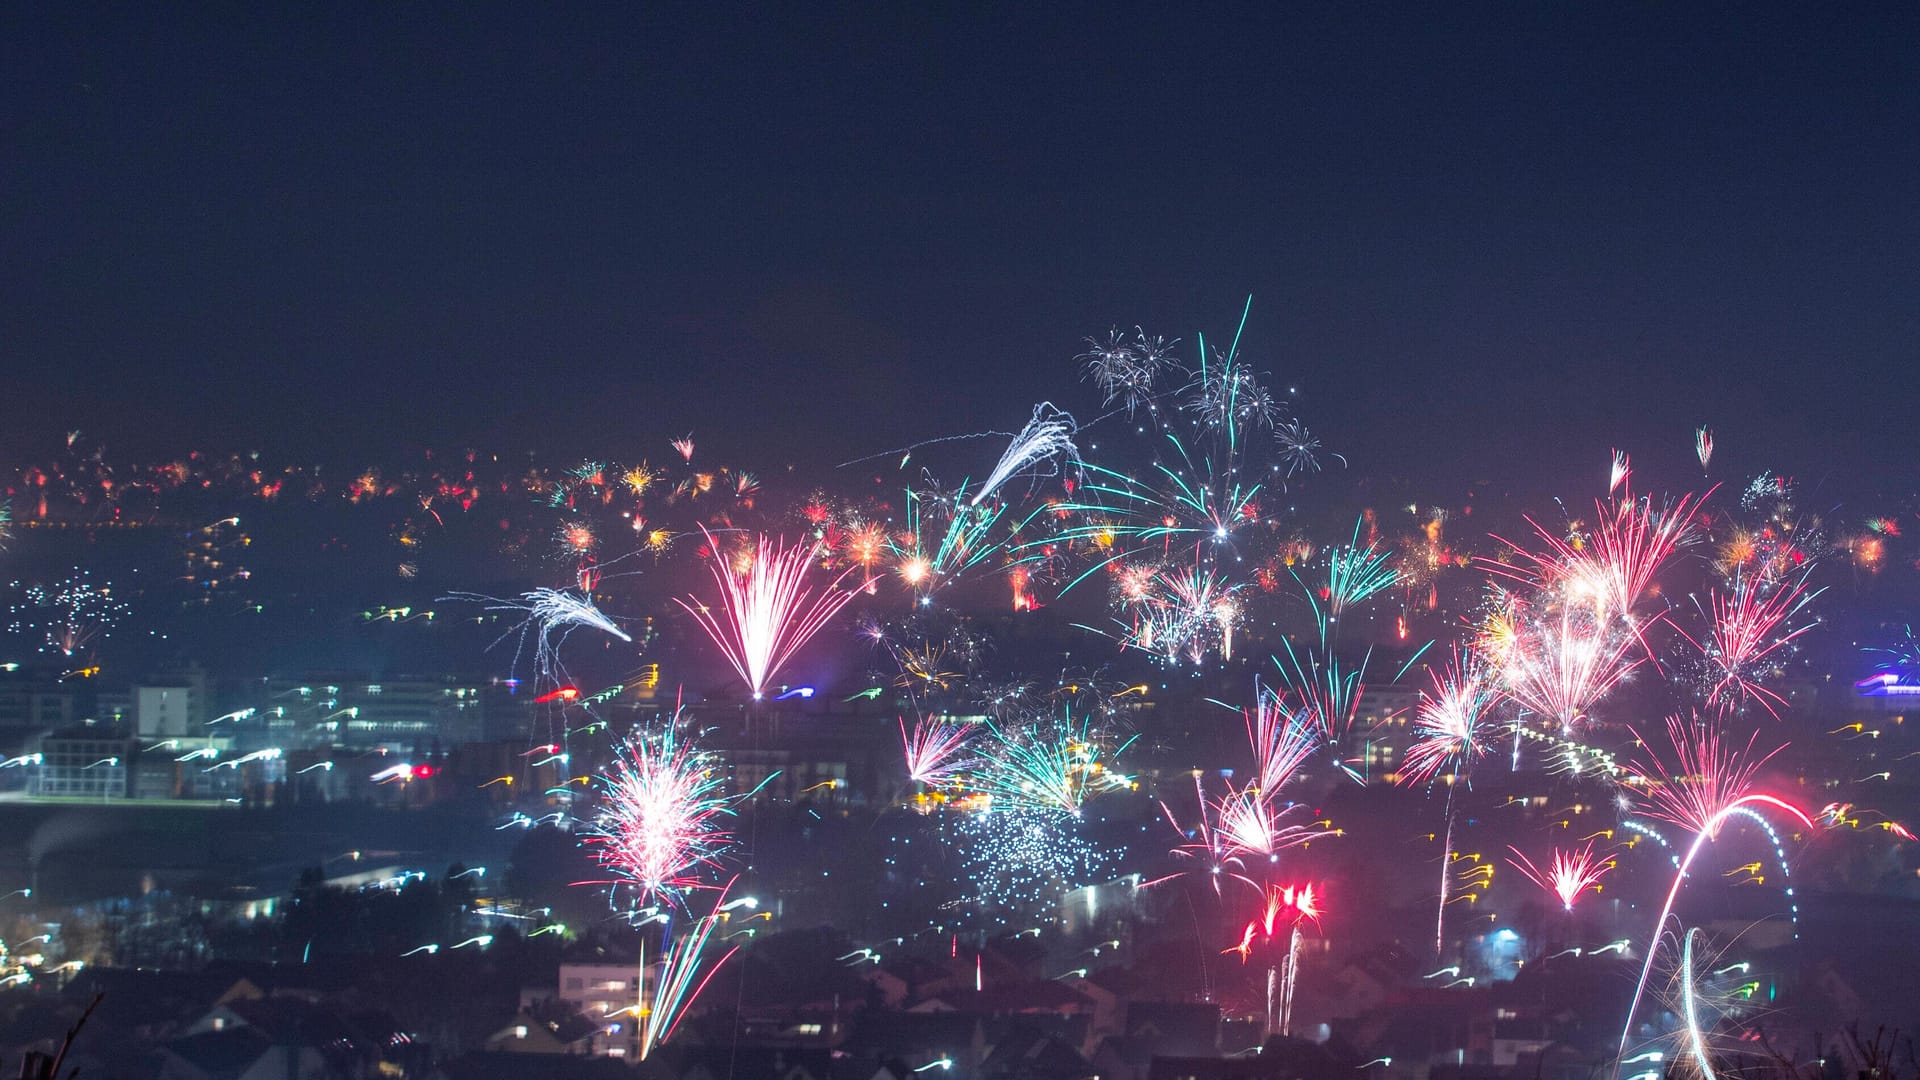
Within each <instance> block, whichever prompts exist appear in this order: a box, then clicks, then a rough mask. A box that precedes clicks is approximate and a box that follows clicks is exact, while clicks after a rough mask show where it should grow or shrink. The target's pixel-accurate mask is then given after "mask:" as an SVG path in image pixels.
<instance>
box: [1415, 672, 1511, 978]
mask: <svg viewBox="0 0 1920 1080" xmlns="http://www.w3.org/2000/svg"><path fill="white" fill-rule="evenodd" d="M1499 700H1500V692H1499V691H1498V690H1496V689H1494V688H1493V687H1492V686H1491V685H1489V683H1488V679H1487V674H1486V671H1485V669H1484V668H1483V667H1482V666H1481V665H1480V663H1479V662H1478V661H1477V660H1476V659H1474V658H1472V656H1471V654H1470V655H1469V658H1467V659H1465V660H1463V659H1462V658H1461V655H1460V652H1459V650H1457V649H1456V650H1455V651H1454V654H1453V659H1452V661H1451V662H1450V663H1448V664H1447V665H1446V666H1445V667H1443V668H1441V669H1440V670H1438V671H1435V672H1434V673H1433V694H1432V695H1431V696H1427V695H1422V697H1421V701H1420V706H1419V709H1418V711H1417V712H1416V714H1415V726H1414V738H1415V739H1416V740H1417V741H1416V742H1415V743H1414V744H1413V746H1412V747H1410V748H1409V749H1408V750H1407V754H1406V758H1405V763H1404V764H1403V765H1402V766H1401V769H1400V777H1401V783H1403V784H1419V783H1425V784H1431V783H1433V781H1434V779H1435V778H1436V777H1438V776H1439V774H1440V771H1441V770H1442V769H1447V768H1451V769H1452V770H1453V772H1454V773H1455V774H1456V775H1461V776H1464V775H1466V773H1467V771H1468V770H1469V769H1470V768H1471V767H1472V765H1473V762H1474V761H1475V759H1477V758H1479V757H1480V756H1481V755H1483V754H1485V753H1486V751H1487V746H1486V735H1487V731H1486V725H1485V721H1486V719H1487V716H1488V714H1489V713H1490V712H1491V711H1492V709H1493V707H1494V705H1495V704H1497V703H1498V702H1499ZM1453 793H1454V785H1452V784H1449V785H1447V808H1446V832H1445V838H1444V839H1443V840H1442V841H1441V845H1440V898H1439V899H1440V902H1439V905H1438V907H1437V908H1436V910H1435V913H1434V917H1433V951H1434V955H1436V956H1438V955H1440V953H1441V952H1443V951H1444V950H1445V947H1446V930H1447V904H1448V903H1449V902H1450V896H1449V894H1450V893H1451V892H1452V889H1453V826H1454V816H1453Z"/></svg>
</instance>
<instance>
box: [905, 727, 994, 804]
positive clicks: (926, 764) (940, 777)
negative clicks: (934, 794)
mask: <svg viewBox="0 0 1920 1080" xmlns="http://www.w3.org/2000/svg"><path fill="white" fill-rule="evenodd" d="M978 731H979V728H978V727H977V726H976V725H973V724H966V723H961V722H959V721H955V720H946V719H940V718H930V717H921V718H920V719H918V720H916V721H914V724H913V731H912V732H911V733H909V732H908V731H907V722H906V720H905V719H902V720H901V721H900V746H901V749H902V750H903V751H904V752H905V754H906V760H907V778H908V779H910V780H912V781H914V782H915V783H918V784H925V785H926V786H928V787H941V786H944V785H945V784H947V783H949V782H951V781H952V780H953V778H954V776H955V775H956V774H957V773H960V772H961V771H963V770H965V769H967V768H968V767H969V766H970V765H971V764H972V763H971V761H969V760H968V759H966V758H963V757H961V756H960V751H961V750H962V749H963V748H964V747H965V746H966V744H967V741H968V740H969V739H971V738H972V737H973V736H974V734H975V733H976V732H978Z"/></svg>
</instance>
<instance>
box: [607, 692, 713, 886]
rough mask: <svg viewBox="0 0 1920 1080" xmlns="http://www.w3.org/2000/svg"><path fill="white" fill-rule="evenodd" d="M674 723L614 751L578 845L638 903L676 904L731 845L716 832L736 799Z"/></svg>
mask: <svg viewBox="0 0 1920 1080" xmlns="http://www.w3.org/2000/svg"><path fill="white" fill-rule="evenodd" d="M677 729H678V718H677V716H676V718H675V719H674V720H672V721H669V722H668V723H667V724H665V725H664V726H663V727H662V728H661V730H660V731H658V732H657V733H653V734H647V733H639V734H636V735H635V736H633V737H631V738H629V739H628V740H627V741H626V743H625V744H624V745H623V746H622V747H621V748H620V752H619V756H618V757H616V758H615V759H614V762H613V765H612V767H611V768H610V769H609V770H608V771H607V773H606V775H605V776H603V777H601V778H600V783H599V788H600V792H601V798H602V803H601V807H600V810H599V812H598V813H597V814H596V815H595V816H594V819H593V821H592V823H591V824H590V826H589V831H588V834H587V836H586V838H585V839H584V840H583V841H582V842H583V843H585V844H586V845H587V846H588V847H589V848H590V849H591V850H592V852H593V855H594V858H595V860H596V861H597V862H598V863H599V865H600V866H601V867H602V868H604V869H606V870H608V871H610V872H611V873H612V874H613V878H612V879H611V883H612V884H616V885H626V886H631V887H632V888H633V889H634V890H636V891H637V892H638V894H639V898H640V900H641V901H642V902H644V901H646V900H649V899H655V898H660V899H667V900H673V901H679V902H684V898H685V896H686V894H687V893H688V892H690V891H692V890H694V889H698V888H702V887H704V886H703V883H702V881H701V878H700V871H702V870H703V869H708V868H712V867H714V866H716V865H717V860H718V858H719V856H720V855H721V854H722V853H723V852H725V851H726V849H727V848H728V847H730V846H731V845H732V843H733V837H732V835H731V834H730V833H728V832H727V831H726V830H725V829H723V828H721V827H720V826H721V822H722V820H723V819H724V818H726V817H729V816H731V815H732V813H733V806H734V804H735V803H736V802H738V801H739V798H740V797H738V796H729V795H727V793H726V783H725V780H724V779H723V777H722V774H721V773H720V771H719V769H718V768H717V765H718V763H717V762H716V761H715V760H714V759H713V758H712V757H711V755H708V754H704V753H702V752H700V751H698V750H696V749H695V748H694V747H693V746H692V745H690V744H689V743H687V742H685V741H682V740H681V739H679V738H678V736H677V734H676V732H677Z"/></svg>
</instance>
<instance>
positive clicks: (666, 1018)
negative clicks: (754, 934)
mask: <svg viewBox="0 0 1920 1080" xmlns="http://www.w3.org/2000/svg"><path fill="white" fill-rule="evenodd" d="M732 887H733V883H732V882H728V883H727V884H726V885H724V886H722V887H721V889H720V894H719V895H718V896H717V897H715V898H714V902H713V903H714V913H713V914H711V915H707V916H705V917H704V918H701V919H697V920H695V922H694V924H693V926H692V928H691V929H689V930H688V931H687V933H685V934H683V935H681V936H680V938H679V939H678V940H676V941H674V942H673V944H672V945H670V946H668V948H667V951H666V954H665V955H664V956H662V957H661V958H660V971H659V973H658V974H657V975H656V976H655V977H654V984H653V1000H652V1001H651V1002H650V1003H648V1005H647V1007H646V1008H643V1009H637V1010H636V1011H637V1012H638V1013H639V1017H638V1019H639V1022H640V1060H642V1061H645V1060H646V1059H647V1055H648V1054H650V1053H652V1052H653V1048H654V1047H656V1046H658V1045H660V1044H661V1043H664V1042H666V1041H667V1040H668V1039H670V1038H672V1037H673V1033H674V1030H675V1029H676V1028H678V1027H679V1026H680V1021H681V1020H682V1019H683V1018H684V1017H685V1016H686V1014H687V1010H688V1009H689V1008H691V1007H692V1005H693V1003H694V1002H695V1001H696V1000H698V999H699V997H700V992H701V991H702V990H705V989H706V987H707V983H708V982H710V981H712V979H713V977H714V975H716V974H717V973H718V972H719V971H720V968H721V967H722V966H724V965H725V964H726V962H727V961H728V960H731V959H732V958H733V954H734V953H736V952H738V951H740V950H739V947H738V946H735V947H733V948H730V949H728V950H727V951H726V952H725V953H722V954H721V956H720V958H719V959H718V960H715V961H714V962H713V963H712V964H711V965H708V964H707V963H706V952H707V945H708V943H709V942H710V941H711V940H712V939H713V930H714V927H715V926H717V925H719V923H720V915H719V912H720V908H721V906H722V905H724V904H725V903H726V901H727V891H728V890H729V889H731V888H732ZM640 967H641V970H643V971H644V970H645V969H646V958H645V956H642V957H641V963H640ZM703 972H704V974H703Z"/></svg>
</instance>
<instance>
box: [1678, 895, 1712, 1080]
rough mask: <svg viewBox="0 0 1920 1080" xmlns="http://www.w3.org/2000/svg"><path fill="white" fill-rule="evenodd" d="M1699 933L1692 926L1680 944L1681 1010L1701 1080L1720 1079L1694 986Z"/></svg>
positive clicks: (1698, 929) (1689, 1047)
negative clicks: (1714, 1068)
mask: <svg viewBox="0 0 1920 1080" xmlns="http://www.w3.org/2000/svg"><path fill="white" fill-rule="evenodd" d="M1699 935H1700V928H1699V927H1693V928H1690V929H1689V930H1688V931H1687V932H1686V936H1685V938H1684V939H1683V941H1682V943H1681V946H1680V1012H1681V1015H1682V1017H1683V1018H1684V1019H1685V1022H1686V1025H1687V1050H1688V1052H1689V1053H1691V1054H1692V1055H1693V1063H1694V1065H1695V1067H1697V1068H1698V1069H1699V1070H1700V1076H1701V1080H1718V1077H1717V1076H1716V1075H1715V1073H1714V1071H1713V1062H1712V1061H1711V1059H1709V1058H1708V1056H1707V1038H1706V1032H1705V1031H1703V1030H1702V1029H1701V1026H1700V1010H1699V1003H1698V1001H1697V998H1696V990H1695V988H1694V974H1693V941H1694V939H1695V938H1696V937H1698V936H1699Z"/></svg>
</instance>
